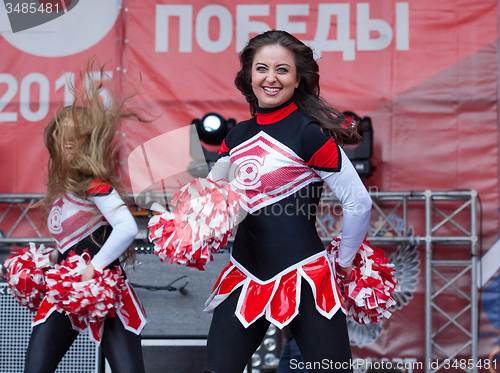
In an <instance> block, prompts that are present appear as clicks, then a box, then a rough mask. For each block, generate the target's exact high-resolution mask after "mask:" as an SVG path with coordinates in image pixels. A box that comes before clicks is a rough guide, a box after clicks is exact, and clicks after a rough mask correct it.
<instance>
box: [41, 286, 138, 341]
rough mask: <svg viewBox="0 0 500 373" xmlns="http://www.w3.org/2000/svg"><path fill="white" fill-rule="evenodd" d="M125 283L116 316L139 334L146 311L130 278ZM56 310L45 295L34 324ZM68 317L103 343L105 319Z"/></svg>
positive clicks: (83, 330)
mask: <svg viewBox="0 0 500 373" xmlns="http://www.w3.org/2000/svg"><path fill="white" fill-rule="evenodd" d="M125 284H126V290H125V291H122V293H121V295H122V299H121V301H122V302H123V306H122V307H121V308H120V309H119V310H118V311H117V312H116V317H118V318H119V319H120V320H121V322H122V324H123V326H124V327H125V329H126V330H128V331H131V332H132V333H135V334H137V335H139V334H140V333H141V331H142V329H143V328H144V326H146V324H147V320H146V312H145V311H144V308H143V306H142V303H141V302H140V300H139V298H138V297H137V295H136V294H135V291H134V289H133V288H132V286H131V285H130V283H129V282H128V280H125ZM54 311H56V306H55V305H54V304H52V303H50V302H49V301H48V299H47V296H45V298H44V299H43V301H42V304H41V305H40V308H39V309H38V311H37V313H36V316H35V319H34V320H33V324H32V326H36V325H38V324H42V323H44V322H45V321H46V320H47V319H48V318H49V316H50V315H51V314H52V312H54ZM68 317H69V319H70V321H71V324H72V326H73V329H75V330H77V331H78V332H80V333H89V337H90V339H91V340H93V341H94V342H95V343H97V344H100V343H101V339H102V334H103V330H104V322H103V321H101V322H89V321H88V320H87V319H83V320H79V319H78V317H77V316H72V315H68Z"/></svg>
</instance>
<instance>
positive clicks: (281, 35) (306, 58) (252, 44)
mask: <svg viewBox="0 0 500 373" xmlns="http://www.w3.org/2000/svg"><path fill="white" fill-rule="evenodd" d="M267 45H281V46H282V47H285V48H286V49H288V50H289V51H290V52H292V54H293V56H294V58H295V65H296V67H297V77H299V78H300V83H299V86H298V87H297V88H296V89H295V92H294V94H293V99H294V101H295V104H296V105H297V106H298V108H299V110H300V111H302V112H303V113H306V114H308V115H310V116H311V117H313V118H314V119H315V120H316V121H318V123H320V125H321V127H322V128H323V129H324V130H326V131H328V132H330V133H331V135H333V136H334V138H335V140H336V141H337V142H338V143H339V144H354V143H357V142H359V141H360V140H361V137H360V136H359V134H358V133H357V131H356V129H355V128H353V127H352V126H351V125H349V124H347V123H346V122H345V119H344V116H343V115H342V113H341V112H340V111H339V110H337V109H335V108H333V107H331V106H329V105H328V103H327V102H326V101H325V100H323V98H321V96H320V89H319V66H318V63H317V62H316V60H315V59H314V53H313V51H312V49H311V48H310V47H308V46H307V45H305V44H304V43H303V42H301V41H300V40H299V39H297V38H296V37H295V36H293V35H291V34H289V33H288V32H286V31H280V30H271V31H266V32H264V33H262V34H260V35H257V36H255V37H253V38H252V39H250V41H249V42H248V44H247V45H246V46H245V48H243V50H242V51H241V52H240V55H239V58H240V64H241V69H240V71H239V72H238V73H237V74H236V78H235V79H234V83H235V85H236V87H237V88H238V89H239V90H240V92H241V93H242V94H243V95H244V96H245V98H246V100H247V102H248V103H249V105H250V113H251V115H255V113H256V107H257V97H256V96H255V94H254V92H253V89H252V65H253V60H254V57H255V54H256V53H257V52H258V51H259V49H261V48H262V47H264V46H267Z"/></svg>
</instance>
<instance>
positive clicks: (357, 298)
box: [327, 238, 399, 324]
mask: <svg viewBox="0 0 500 373" xmlns="http://www.w3.org/2000/svg"><path fill="white" fill-rule="evenodd" d="M339 245H340V239H338V238H337V239H335V240H333V241H332V243H331V244H330V245H329V246H328V248H327V253H328V256H329V258H330V260H332V261H333V262H334V263H335V269H336V272H337V282H338V284H339V287H340V289H341V291H342V293H343V294H344V299H345V302H346V308H347V315H348V316H347V318H348V319H350V320H353V321H356V322H358V323H360V324H368V323H372V324H376V323H378V322H379V321H380V320H382V318H383V317H385V318H389V317H390V316H391V313H390V311H389V308H391V307H392V306H394V305H395V304H396V301H395V300H394V298H393V296H392V293H393V292H395V291H399V285H398V281H397V280H396V277H395V276H394V274H393V272H394V268H393V264H390V263H389V260H388V259H387V258H386V257H385V256H384V251H383V250H382V249H379V248H377V247H373V246H370V245H368V243H367V242H363V244H362V245H361V246H360V247H359V250H358V252H357V253H356V256H355V257H354V261H353V263H352V272H351V276H350V278H344V277H342V276H340V275H339V269H340V266H339V264H338V260H337V257H338V248H339Z"/></svg>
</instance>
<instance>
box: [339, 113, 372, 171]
mask: <svg viewBox="0 0 500 373" xmlns="http://www.w3.org/2000/svg"><path fill="white" fill-rule="evenodd" d="M342 114H344V116H345V118H346V122H347V123H348V124H350V125H351V126H353V127H355V128H356V130H357V131H358V133H359V134H360V135H361V137H362V138H363V140H361V142H360V143H359V144H356V145H346V146H344V151H345V153H346V155H347V157H348V158H349V159H350V160H351V162H352V164H353V166H354V168H355V169H356V171H357V172H358V174H359V176H364V177H370V176H372V175H373V172H374V171H375V166H374V165H373V164H372V163H371V161H370V158H371V157H372V155H373V127H372V120H371V118H370V117H363V118H361V117H359V116H358V115H357V114H356V113H354V112H352V111H344V112H343V113H342Z"/></svg>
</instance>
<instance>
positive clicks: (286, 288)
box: [271, 270, 297, 324]
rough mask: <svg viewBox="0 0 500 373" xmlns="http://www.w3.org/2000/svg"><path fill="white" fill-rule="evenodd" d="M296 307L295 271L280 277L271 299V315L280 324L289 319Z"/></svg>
mask: <svg viewBox="0 0 500 373" xmlns="http://www.w3.org/2000/svg"><path fill="white" fill-rule="evenodd" d="M296 309H297V271H296V270H295V271H291V272H290V273H287V274H286V275H284V276H283V277H282V278H281V281H280V284H279V286H278V290H276V293H274V296H273V299H272V300H271V317H272V318H273V320H276V321H277V322H279V323H280V324H284V323H285V322H286V321H287V320H288V319H290V318H291V317H292V316H293V315H294V313H295V310H296Z"/></svg>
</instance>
